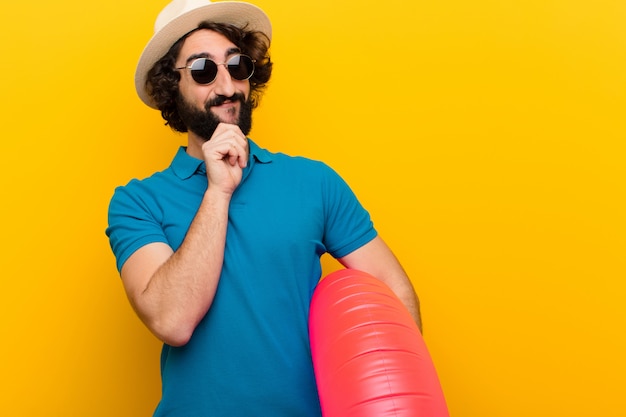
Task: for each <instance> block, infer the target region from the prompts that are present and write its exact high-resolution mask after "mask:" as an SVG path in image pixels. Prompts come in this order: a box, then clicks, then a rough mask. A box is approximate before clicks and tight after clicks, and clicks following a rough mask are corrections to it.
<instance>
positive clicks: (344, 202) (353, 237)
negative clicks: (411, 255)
mask: <svg viewBox="0 0 626 417" xmlns="http://www.w3.org/2000/svg"><path fill="white" fill-rule="evenodd" d="M323 198H324V211H325V213H324V215H325V226H324V245H325V246H326V249H327V251H328V253H330V254H331V255H332V256H333V257H334V258H341V257H343V256H346V255H348V254H349V253H351V252H353V251H355V250H356V249H358V248H360V247H361V246H363V245H365V244H366V243H368V242H370V241H371V240H373V239H374V238H375V237H376V236H377V232H376V230H375V229H374V224H373V222H372V220H371V218H370V215H369V213H368V212H367V210H365V208H364V207H363V206H362V205H361V203H360V202H359V200H358V199H357V197H356V195H355V194H354V192H353V191H352V190H351V189H350V187H349V186H348V184H347V183H346V182H345V181H344V180H343V179H342V178H341V177H340V176H339V175H338V174H337V173H336V172H335V171H334V170H332V169H331V168H330V167H327V170H326V172H325V177H324V185H323Z"/></svg>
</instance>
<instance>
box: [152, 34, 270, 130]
mask: <svg viewBox="0 0 626 417" xmlns="http://www.w3.org/2000/svg"><path fill="white" fill-rule="evenodd" d="M201 29H208V30H212V31H215V32H217V33H220V34H222V35H224V36H225V37H226V38H227V39H228V40H229V41H231V42H232V43H234V44H235V45H236V46H237V47H238V48H239V49H241V53H242V54H245V55H248V56H249V57H250V58H252V59H253V60H255V61H256V62H255V69H254V74H252V77H251V78H250V80H249V81H250V100H251V103H252V107H253V108H255V107H257V106H258V105H259V100H260V99H261V96H262V95H263V90H264V89H265V87H266V86H267V83H268V81H269V79H270V77H271V75H272V61H271V60H270V56H269V43H270V42H269V39H268V38H267V36H265V34H263V33H261V32H255V31H247V30H246V29H245V28H239V27H237V26H233V25H227V24H222V23H214V22H202V23H200V24H199V25H198V27H197V28H196V29H194V30H192V31H191V32H189V33H187V34H186V35H185V36H183V37H182V38H180V39H179V40H178V41H177V42H176V43H175V44H174V45H172V47H171V48H170V50H169V51H168V52H167V53H166V54H165V55H164V56H163V57H162V58H161V59H160V60H158V61H157V62H156V63H155V64H154V66H153V67H152V68H151V69H150V71H148V77H147V79H146V90H147V91H148V93H149V94H150V96H151V97H152V99H153V100H154V102H155V104H156V106H157V108H158V109H159V110H160V111H161V115H162V116H163V119H165V124H166V125H169V126H170V127H171V128H172V129H173V130H176V131H178V132H186V131H187V126H185V124H184V123H183V121H182V120H181V118H180V116H179V114H178V107H177V105H176V98H177V97H178V94H179V89H178V82H179V81H180V72H179V71H178V70H176V68H175V67H176V59H177V58H178V54H179V53H180V50H181V49H182V47H183V43H184V42H185V39H187V37H188V36H189V35H191V34H192V33H194V32H196V31H198V30H201Z"/></svg>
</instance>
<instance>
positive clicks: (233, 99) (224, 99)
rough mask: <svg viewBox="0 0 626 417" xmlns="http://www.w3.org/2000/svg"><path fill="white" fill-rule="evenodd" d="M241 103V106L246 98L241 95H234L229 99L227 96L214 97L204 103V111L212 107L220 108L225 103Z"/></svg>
mask: <svg viewBox="0 0 626 417" xmlns="http://www.w3.org/2000/svg"><path fill="white" fill-rule="evenodd" d="M237 101H239V102H241V103H242V104H243V103H245V101H246V97H245V96H244V95H243V93H235V94H233V95H232V96H230V97H227V96H216V97H214V98H212V99H211V100H209V101H208V102H207V103H206V106H205V107H206V109H207V110H209V108H211V107H213V106H221V105H222V104H224V103H226V102H233V103H234V102H237Z"/></svg>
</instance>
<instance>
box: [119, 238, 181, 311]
mask: <svg viewBox="0 0 626 417" xmlns="http://www.w3.org/2000/svg"><path fill="white" fill-rule="evenodd" d="M173 253H174V252H173V250H172V248H170V246H169V245H167V244H165V243H161V242H154V243H149V244H147V245H145V246H142V247H141V248H139V249H137V250H136V251H135V252H134V253H133V254H132V255H131V256H130V257H129V258H128V259H127V260H126V262H124V265H123V266H122V269H121V272H120V274H121V276H122V282H123V284H124V289H125V290H126V294H127V296H128V298H129V300H130V301H131V304H132V305H133V307H134V308H135V309H136V310H137V301H138V298H139V296H140V295H141V294H142V293H143V292H144V291H145V289H146V288H147V286H148V283H149V282H150V279H151V278H152V276H153V275H154V273H155V272H156V271H157V269H159V267H160V266H161V265H163V264H164V263H165V261H167V260H168V259H169V257H170V256H172V254H173ZM138 312H139V311H138ZM139 313H140V312H139Z"/></svg>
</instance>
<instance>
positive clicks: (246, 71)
mask: <svg viewBox="0 0 626 417" xmlns="http://www.w3.org/2000/svg"><path fill="white" fill-rule="evenodd" d="M255 62H256V61H255V60H253V59H252V58H250V57H249V56H247V55H242V54H237V55H233V56H231V57H230V58H228V60H227V61H226V62H220V63H217V62H215V61H213V60H212V59H209V58H198V59H196V60H195V61H193V62H192V63H191V65H189V66H188V67H180V68H176V69H177V70H182V69H189V70H190V71H191V78H193V80H194V81H195V82H197V83H198V84H211V83H212V82H213V81H215V79H216V78H217V67H218V66H219V65H224V66H225V67H226V69H227V70H228V72H229V74H230V76H231V77H233V78H234V79H235V80H239V81H244V80H247V79H249V78H250V77H252V74H254V63H255Z"/></svg>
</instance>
